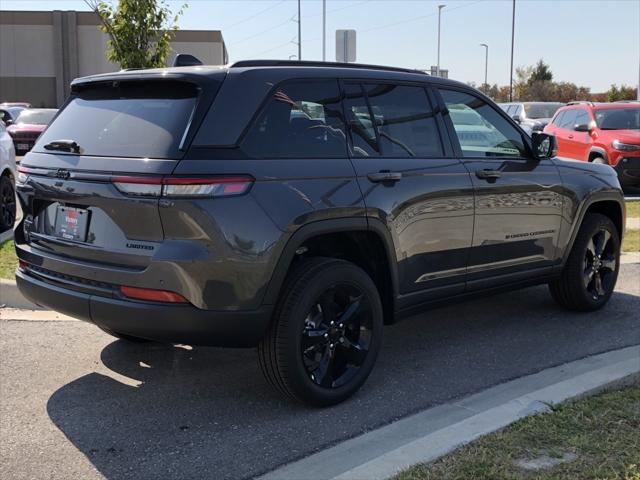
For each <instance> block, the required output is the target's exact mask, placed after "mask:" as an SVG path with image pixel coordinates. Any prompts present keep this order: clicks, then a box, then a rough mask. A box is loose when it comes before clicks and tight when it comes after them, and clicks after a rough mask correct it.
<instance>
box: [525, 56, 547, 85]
mask: <svg viewBox="0 0 640 480" xmlns="http://www.w3.org/2000/svg"><path fill="white" fill-rule="evenodd" d="M552 80H553V73H551V67H549V65H547V64H546V63H544V61H543V60H542V59H540V60H538V63H537V64H536V66H535V67H534V68H533V70H532V71H531V75H530V76H529V79H528V83H529V84H530V85H531V84H533V83H535V82H550V81H552Z"/></svg>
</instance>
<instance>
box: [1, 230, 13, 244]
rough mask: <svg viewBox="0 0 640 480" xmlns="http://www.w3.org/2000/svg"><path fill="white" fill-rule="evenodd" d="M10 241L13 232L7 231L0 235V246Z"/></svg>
mask: <svg viewBox="0 0 640 480" xmlns="http://www.w3.org/2000/svg"><path fill="white" fill-rule="evenodd" d="M11 239H13V230H7V231H6V232H2V233H0V245H2V244H3V243H4V242H6V241H8V240H11Z"/></svg>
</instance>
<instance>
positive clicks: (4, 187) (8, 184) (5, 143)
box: [0, 121, 16, 232]
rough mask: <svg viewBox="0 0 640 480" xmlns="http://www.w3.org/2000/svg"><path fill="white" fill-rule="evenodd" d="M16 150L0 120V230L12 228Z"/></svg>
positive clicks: (14, 206)
mask: <svg viewBox="0 0 640 480" xmlns="http://www.w3.org/2000/svg"><path fill="white" fill-rule="evenodd" d="M15 178H16V152H15V150H14V148H13V140H12V139H11V136H10V135H9V134H8V133H7V128H6V127H5V125H4V122H1V121H0V232H4V231H5V230H8V229H10V228H13V222H14V221H15V219H16V193H15Z"/></svg>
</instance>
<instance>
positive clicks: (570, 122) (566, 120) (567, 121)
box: [559, 110, 578, 130]
mask: <svg viewBox="0 0 640 480" xmlns="http://www.w3.org/2000/svg"><path fill="white" fill-rule="evenodd" d="M577 114H578V111H577V110H566V111H565V112H564V116H563V117H562V122H561V123H560V125H559V126H560V128H564V129H566V130H573V127H575V125H576V115H577Z"/></svg>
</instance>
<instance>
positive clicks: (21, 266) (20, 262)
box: [18, 260, 29, 272]
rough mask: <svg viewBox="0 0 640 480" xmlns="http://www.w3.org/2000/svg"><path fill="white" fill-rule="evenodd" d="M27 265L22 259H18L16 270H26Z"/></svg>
mask: <svg viewBox="0 0 640 480" xmlns="http://www.w3.org/2000/svg"><path fill="white" fill-rule="evenodd" d="M28 266H29V264H28V263H27V262H25V261H24V260H18V270H20V271H21V272H24V271H25V270H27V268H28Z"/></svg>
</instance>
